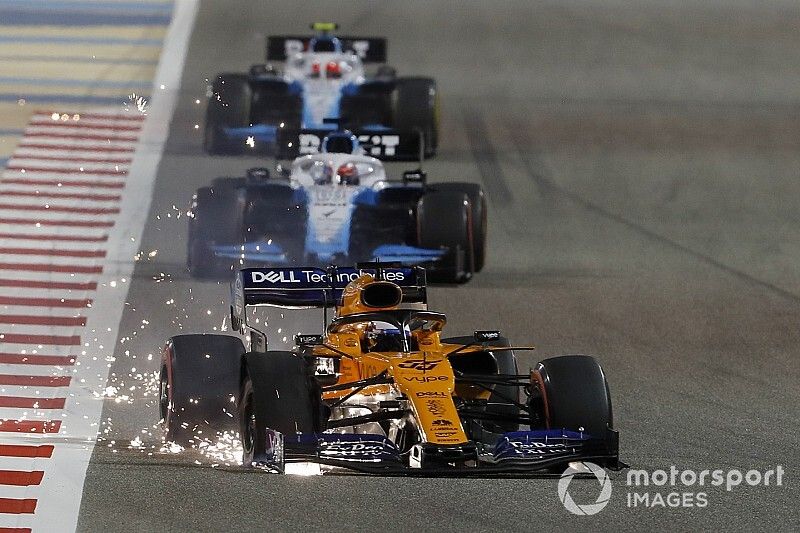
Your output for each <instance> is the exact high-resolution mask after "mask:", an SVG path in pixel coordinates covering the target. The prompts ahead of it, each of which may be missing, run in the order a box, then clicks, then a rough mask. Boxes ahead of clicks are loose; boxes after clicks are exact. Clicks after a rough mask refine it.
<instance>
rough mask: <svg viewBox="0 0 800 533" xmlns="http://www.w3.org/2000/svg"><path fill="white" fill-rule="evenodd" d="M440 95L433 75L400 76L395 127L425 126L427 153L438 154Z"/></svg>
mask: <svg viewBox="0 0 800 533" xmlns="http://www.w3.org/2000/svg"><path fill="white" fill-rule="evenodd" d="M438 107H439V97H438V93H437V91H436V82H435V81H434V80H433V79H431V78H399V79H398V80H397V83H396V85H395V90H394V94H393V100H392V114H393V117H394V124H393V125H394V127H395V128H397V129H399V130H417V129H419V130H422V133H423V134H424V135H425V157H431V156H433V155H435V154H436V149H437V147H438V145H439V109H438Z"/></svg>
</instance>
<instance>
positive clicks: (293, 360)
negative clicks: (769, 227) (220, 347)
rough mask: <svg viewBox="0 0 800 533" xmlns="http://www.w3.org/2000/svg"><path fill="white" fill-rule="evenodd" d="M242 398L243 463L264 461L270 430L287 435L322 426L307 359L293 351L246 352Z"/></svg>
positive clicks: (291, 435)
mask: <svg viewBox="0 0 800 533" xmlns="http://www.w3.org/2000/svg"><path fill="white" fill-rule="evenodd" d="M245 360H246V363H245V372H244V374H243V379H242V385H241V394H240V399H239V428H240V429H239V433H240V435H241V439H242V448H243V455H242V464H243V465H244V466H245V467H249V466H253V465H254V464H258V463H260V462H263V458H264V456H265V454H266V447H267V441H266V431H267V430H268V429H271V430H274V431H278V432H280V433H282V434H283V435H284V436H286V437H293V436H295V435H297V434H298V433H303V434H311V433H315V432H318V431H319V430H320V415H319V412H320V411H319V409H320V407H319V405H320V400H319V392H318V389H317V388H315V387H314V383H313V381H312V380H313V377H312V376H311V374H310V371H309V368H308V365H307V364H306V362H305V360H304V359H303V358H302V357H301V356H298V355H297V354H294V353H292V352H266V353H256V352H250V353H248V354H246V355H245Z"/></svg>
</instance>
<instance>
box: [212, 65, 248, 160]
mask: <svg viewBox="0 0 800 533" xmlns="http://www.w3.org/2000/svg"><path fill="white" fill-rule="evenodd" d="M211 91H212V94H211V98H210V99H209V101H208V107H207V108H206V125H205V130H204V137H203V148H204V149H205V151H206V152H208V153H209V154H237V153H240V152H242V151H244V148H245V146H246V145H245V144H244V142H241V141H239V140H236V139H230V138H228V137H227V136H226V135H225V131H224V129H225V128H245V127H247V126H249V125H250V107H251V101H252V98H253V91H252V89H251V88H250V81H249V77H248V76H247V74H220V75H219V76H217V79H215V80H214V83H213V85H212V87H211Z"/></svg>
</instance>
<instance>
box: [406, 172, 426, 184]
mask: <svg viewBox="0 0 800 533" xmlns="http://www.w3.org/2000/svg"><path fill="white" fill-rule="evenodd" d="M426 181H428V173H427V172H424V171H423V170H422V169H417V170H406V171H405V172H403V183H404V184H405V185H408V184H412V183H414V184H420V185H425V182H426Z"/></svg>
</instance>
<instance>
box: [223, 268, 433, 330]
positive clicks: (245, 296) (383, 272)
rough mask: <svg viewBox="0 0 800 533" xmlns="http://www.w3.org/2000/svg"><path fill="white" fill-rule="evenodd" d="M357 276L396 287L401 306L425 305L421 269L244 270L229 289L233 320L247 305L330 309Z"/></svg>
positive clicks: (243, 314)
mask: <svg viewBox="0 0 800 533" xmlns="http://www.w3.org/2000/svg"><path fill="white" fill-rule="evenodd" d="M361 274H372V275H373V276H375V277H376V279H379V280H383V281H391V282H392V283H395V284H397V285H399V286H400V288H401V289H402V291H403V302H405V303H427V293H426V284H425V269H424V268H421V267H382V266H379V267H377V268H376V267H372V266H370V267H365V268H352V267H340V268H337V267H333V268H330V269H328V270H324V269H321V268H313V267H291V268H245V269H242V270H240V271H239V272H237V273H236V279H235V280H234V282H233V284H232V287H231V293H232V294H231V295H232V298H233V309H232V312H233V317H234V318H238V319H244V316H245V308H246V307H247V306H251V305H270V306H275V307H287V308H298V309H303V308H329V307H334V306H335V305H336V304H338V303H339V301H340V299H341V297H342V291H343V290H344V288H345V287H346V286H347V284H348V283H350V282H351V281H353V280H354V279H356V278H357V277H358V276H360V275H361Z"/></svg>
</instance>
